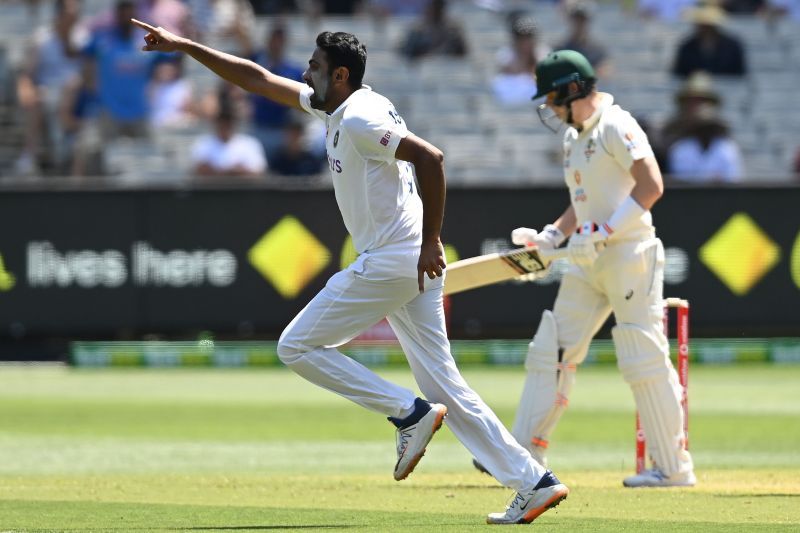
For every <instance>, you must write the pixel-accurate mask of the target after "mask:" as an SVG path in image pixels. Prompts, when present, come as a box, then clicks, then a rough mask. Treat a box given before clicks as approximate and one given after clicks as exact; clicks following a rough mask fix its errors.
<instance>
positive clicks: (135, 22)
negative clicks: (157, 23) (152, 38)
mask: <svg viewBox="0 0 800 533" xmlns="http://www.w3.org/2000/svg"><path fill="white" fill-rule="evenodd" d="M131 23H132V24H133V25H134V26H139V27H140V28H142V29H143V30H147V31H149V32H153V33H155V32H156V31H158V30H156V28H154V27H152V26H151V25H150V24H146V23H144V22H142V21H141V20H136V19H131Z"/></svg>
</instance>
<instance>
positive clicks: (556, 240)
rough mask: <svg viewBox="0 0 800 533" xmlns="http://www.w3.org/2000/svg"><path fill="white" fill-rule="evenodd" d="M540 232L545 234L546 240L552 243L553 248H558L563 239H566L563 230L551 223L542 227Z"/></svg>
mask: <svg viewBox="0 0 800 533" xmlns="http://www.w3.org/2000/svg"><path fill="white" fill-rule="evenodd" d="M542 233H544V234H545V235H547V240H549V241H550V242H552V243H553V248H558V247H559V246H561V244H562V243H563V242H564V241H565V240H567V237H566V235H564V232H563V231H561V230H560V229H558V227H557V226H555V225H553V224H548V225H546V226H545V227H544V228H542Z"/></svg>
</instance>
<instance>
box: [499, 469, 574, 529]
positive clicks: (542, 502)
mask: <svg viewBox="0 0 800 533" xmlns="http://www.w3.org/2000/svg"><path fill="white" fill-rule="evenodd" d="M567 495H569V489H568V488H567V486H566V485H564V484H563V483H561V482H560V481H559V480H558V478H557V477H556V476H554V475H553V473H552V472H551V471H549V470H548V471H547V472H546V473H545V475H544V476H543V477H542V479H541V481H539V483H537V484H536V486H535V487H533V488H532V489H527V490H522V491H520V492H518V493H517V495H516V496H515V497H514V499H513V500H512V502H511V504H509V506H508V507H507V508H506V512H505V513H491V514H490V515H489V516H487V517H486V523H487V524H499V525H510V524H530V523H531V522H533V521H534V520H535V519H536V518H537V517H538V516H539V515H541V514H542V513H543V512H545V511H547V510H548V509H552V508H553V507H555V506H556V505H558V504H559V503H561V501H562V500H564V499H566V497H567Z"/></svg>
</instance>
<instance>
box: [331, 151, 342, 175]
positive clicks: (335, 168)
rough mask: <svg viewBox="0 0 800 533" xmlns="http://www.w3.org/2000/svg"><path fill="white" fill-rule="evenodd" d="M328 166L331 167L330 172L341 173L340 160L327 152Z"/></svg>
mask: <svg viewBox="0 0 800 533" xmlns="http://www.w3.org/2000/svg"><path fill="white" fill-rule="evenodd" d="M328 166H329V167H331V172H336V173H337V174H341V173H342V161H341V160H339V159H334V158H332V157H331V156H330V154H328Z"/></svg>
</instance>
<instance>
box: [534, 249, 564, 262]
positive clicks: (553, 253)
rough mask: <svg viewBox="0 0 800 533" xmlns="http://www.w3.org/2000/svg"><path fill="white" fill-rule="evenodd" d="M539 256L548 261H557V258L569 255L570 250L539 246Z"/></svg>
mask: <svg viewBox="0 0 800 533" xmlns="http://www.w3.org/2000/svg"><path fill="white" fill-rule="evenodd" d="M539 256H540V257H541V258H542V259H544V260H545V261H547V262H551V261H555V260H556V259H564V258H566V257H569V252H568V251H567V249H566V248H554V249H542V248H539Z"/></svg>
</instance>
